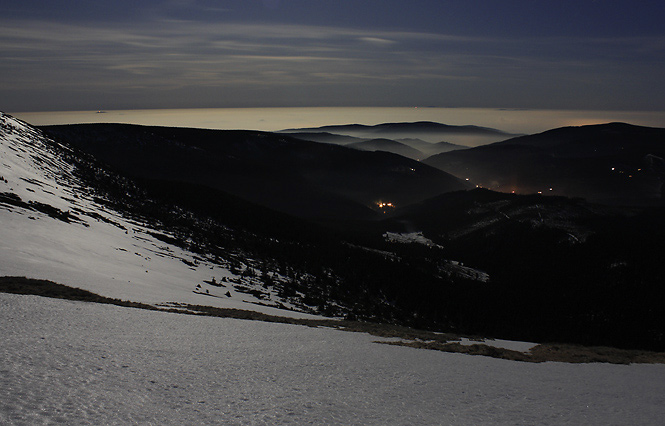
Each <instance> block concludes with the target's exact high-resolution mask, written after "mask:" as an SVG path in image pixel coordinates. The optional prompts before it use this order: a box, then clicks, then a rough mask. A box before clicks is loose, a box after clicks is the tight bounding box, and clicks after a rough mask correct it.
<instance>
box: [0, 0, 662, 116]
mask: <svg viewBox="0 0 665 426" xmlns="http://www.w3.org/2000/svg"><path fill="white" fill-rule="evenodd" d="M0 5H1V10H2V13H1V14H0V57H1V60H0V76H2V77H1V79H0V99H1V100H2V102H1V103H0V110H4V111H47V110H97V109H135V108H190V107H191V108H194V107H201V108H203V107H282V106H441V107H482V108H535V109H550V108H554V109H597V110H660V111H662V110H665V77H664V76H665V2H664V1H662V0H658V1H651V0H637V1H635V0H629V1H623V0H622V1H614V0H575V1H568V0H557V1H552V0H547V1H540V0H525V1H442V0H436V1H418V0H414V1H408V2H407V1H403V0H402V1H394V0H380V1H373V0H372V1H350V0H349V1H347V0H334V1H333V0H281V1H280V0H263V1H254V0H243V1H207V0H170V1H169V0H163V1H158V0H155V1H137V0H132V1H127V0H114V1H104V2H99V1H90V0H68V1H53V0H43V1H35V0H20V1H16V0H13V1H6V0H0Z"/></svg>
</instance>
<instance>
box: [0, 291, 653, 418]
mask: <svg viewBox="0 0 665 426" xmlns="http://www.w3.org/2000/svg"><path fill="white" fill-rule="evenodd" d="M0 335H1V336H2V339H1V340H0V424H8V425H35V424H57V423H62V424H70V425H77V424H160V425H169V424H174V425H175V424H178V425H180V424H228V425H279V424H284V425H286V424H289V425H293V424H298V425H305V424H316V425H407V424H408V425H469V424H476V425H478V424H481V425H482V424H491V425H518V424H539V425H548V424H549V425H566V424H569V425H580V424H584V425H626V424H640V425H657V424H662V419H663V418H665V366H664V365H630V366H624V365H609V364H562V363H543V364H531V363H519V362H511V361H505V360H499V359H492V358H485V357H476V356H468V355H461V354H450V353H443V352H435V351H427V350H418V349H412V348H404V347H395V346H388V345H381V344H377V343H373V341H374V340H377V338H375V337H372V336H369V335H366V334H360V333H348V332H342V331H336V330H330V329H314V328H308V327H301V326H292V325H285V324H271V323H262V322H254V321H241V320H233V319H225V318H211V317H196V316H189V315H179V314H173V313H165V312H152V311H144V310H139V309H130V308H122V307H117V306H111V305H98V304H91V303H83V302H73V301H65V300H56V299H46V298H40V297H37V296H26V295H10V294H0Z"/></svg>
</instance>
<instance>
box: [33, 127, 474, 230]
mask: <svg viewBox="0 0 665 426" xmlns="http://www.w3.org/2000/svg"><path fill="white" fill-rule="evenodd" d="M44 130H45V131H47V132H48V133H49V134H50V135H51V136H53V137H55V138H59V139H62V140H66V141H68V142H69V143H71V144H73V145H75V146H77V147H78V148H80V149H82V150H84V151H86V152H88V153H90V154H92V155H94V156H95V157H97V158H98V159H99V160H100V161H102V162H104V163H106V164H108V165H110V166H112V167H114V168H116V169H117V170H119V171H121V172H123V173H126V174H128V175H130V176H133V177H135V178H142V179H153V180H165V181H172V182H184V183H189V184H195V185H203V186H206V187H209V188H212V189H216V190H221V191H224V192H228V193H230V194H233V195H237V196H240V197H243V198H245V199H247V200H249V201H252V202H254V203H258V204H261V205H264V206H267V207H270V208H273V209H276V210H279V211H283V212H286V213H289V214H293V215H296V216H300V217H308V218H316V219H322V218H325V219H370V218H372V217H375V216H376V215H377V214H378V213H377V209H376V206H377V203H379V202H381V201H384V202H390V203H391V204H393V205H397V206H399V205H405V204H410V203H413V202H417V201H420V200H423V199H425V198H428V197H432V196H435V195H438V194H440V193H443V192H447V191H453V190H459V189H463V188H465V187H466V185H465V183H463V182H462V181H460V180H459V179H457V178H455V177H453V176H451V175H450V174H448V173H446V172H443V171H441V170H438V169H436V168H434V167H430V166H427V165H423V164H421V163H419V162H417V161H413V160H411V159H407V158H405V157H402V156H399V155H395V154H392V153H387V152H364V151H359V150H354V149H350V148H345V147H342V146H337V145H331V144H321V143H315V142H309V141H303V140H299V139H295V138H292V137H289V136H285V135H278V134H273V133H265V132H255V131H222V130H201V129H183V128H165V127H143V126H134V125H120V124H92V125H68V126H49V127H45V128H44Z"/></svg>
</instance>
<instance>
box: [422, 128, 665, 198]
mask: <svg viewBox="0 0 665 426" xmlns="http://www.w3.org/2000/svg"><path fill="white" fill-rule="evenodd" d="M664 159H665V129H660V128H649V127H642V126H634V125H630V124H625V123H608V124H599V125H590V126H581V127H563V128H559V129H553V130H549V131H546V132H543V133H539V134H535V135H529V136H521V137H516V138H512V139H508V140H506V141H502V142H497V143H494V144H490V145H487V146H480V147H476V148H472V149H468V150H463V151H453V152H448V153H443V154H439V155H435V156H432V157H430V158H428V159H426V160H424V161H423V162H424V163H425V164H429V165H432V166H435V167H438V168H440V169H441V170H446V171H448V172H450V173H452V174H454V175H456V176H458V177H460V178H463V179H469V180H470V181H471V182H472V183H474V184H477V185H481V186H483V187H486V188H490V189H495V190H498V191H503V192H512V191H515V192H516V193H536V192H543V193H551V194H555V195H566V196H570V197H583V198H587V199H589V200H591V201H595V202H602V203H610V204H628V205H645V204H647V205H648V204H654V203H660V202H662V200H663V193H664V192H663V191H664V188H665V186H664V183H665V160H664Z"/></svg>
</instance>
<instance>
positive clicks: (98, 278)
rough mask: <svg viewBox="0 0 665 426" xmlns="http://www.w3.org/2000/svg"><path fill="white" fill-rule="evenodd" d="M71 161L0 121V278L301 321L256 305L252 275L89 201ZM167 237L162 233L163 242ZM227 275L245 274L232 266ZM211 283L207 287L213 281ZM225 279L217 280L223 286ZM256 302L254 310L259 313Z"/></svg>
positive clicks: (270, 299)
mask: <svg viewBox="0 0 665 426" xmlns="http://www.w3.org/2000/svg"><path fill="white" fill-rule="evenodd" d="M72 156H74V153H73V152H72V151H71V150H70V149H69V148H68V147H66V146H63V145H61V144H59V143H57V142H55V141H53V140H50V139H48V138H46V137H45V136H44V135H43V134H42V133H41V132H40V131H39V130H37V129H35V128H33V127H31V126H29V125H28V124H26V123H24V122H22V121H20V120H17V119H15V118H13V117H11V116H9V115H6V114H2V113H0V224H1V226H0V276H7V275H16V276H28V277H32V278H42V279H49V280H52V281H56V282H62V283H66V284H68V285H70V286H74V287H79V288H83V289H86V290H90V291H93V292H95V293H98V294H101V295H104V296H108V297H113V298H119V299H124V300H132V301H138V302H146V303H152V304H156V303H169V302H180V303H191V304H199V305H210V306H219V307H231V308H239V309H251V310H259V311H264V312H269V313H272V314H278V315H283V316H287V315H301V314H299V313H296V312H293V311H291V310H282V309H280V310H276V309H273V308H268V307H266V306H264V305H269V304H274V305H277V304H281V305H282V306H285V307H288V308H294V306H290V304H289V303H288V301H286V300H282V299H280V298H279V297H278V296H277V294H275V292H274V290H272V289H263V288H262V289H261V292H262V293H263V294H264V295H267V296H262V298H261V299H259V298H257V297H255V296H253V295H252V294H250V293H247V292H240V291H237V290H236V288H237V287H236V286H234V285H233V284H232V283H231V281H230V280H233V281H234V283H237V284H242V287H243V288H246V289H251V288H252V287H253V286H258V283H257V282H256V280H255V279H254V280H253V279H252V278H251V277H240V276H239V275H236V274H233V273H231V272H230V270H229V267H228V266H229V263H228V262H227V261H226V260H224V259H208V258H205V257H203V256H201V255H195V254H193V253H190V252H188V251H185V250H183V249H180V248H178V247H176V246H174V245H172V244H169V243H168V242H165V241H168V238H164V237H163V236H162V237H161V238H160V235H163V232H164V231H162V230H157V229H155V228H154V227H153V226H151V224H149V223H143V222H141V221H139V220H136V219H132V218H128V217H125V216H123V215H122V214H120V213H118V212H116V211H114V210H112V209H110V208H108V207H106V206H105V205H103V204H102V203H100V202H98V201H97V200H96V198H95V196H94V195H93V193H92V191H91V190H90V189H89V188H87V187H86V186H85V185H84V183H83V182H82V181H81V180H80V179H79V178H78V177H77V175H76V173H75V166H74V165H73V164H72V162H71V161H68V160H67V159H68V158H71V157H72ZM167 237H168V235H167ZM235 263H236V264H237V266H238V270H237V271H236V272H241V271H242V270H243V269H244V268H246V267H247V265H246V264H243V261H242V259H238V258H236V259H235ZM213 279H214V282H215V283H216V284H217V285H211V283H212V281H213ZM223 281H225V282H223ZM256 303H261V304H262V305H261V306H259V305H257V304H256Z"/></svg>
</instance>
